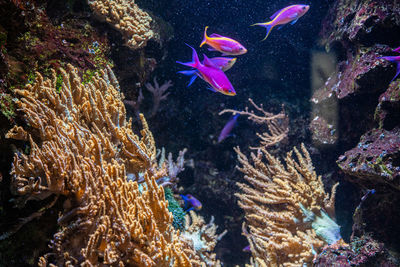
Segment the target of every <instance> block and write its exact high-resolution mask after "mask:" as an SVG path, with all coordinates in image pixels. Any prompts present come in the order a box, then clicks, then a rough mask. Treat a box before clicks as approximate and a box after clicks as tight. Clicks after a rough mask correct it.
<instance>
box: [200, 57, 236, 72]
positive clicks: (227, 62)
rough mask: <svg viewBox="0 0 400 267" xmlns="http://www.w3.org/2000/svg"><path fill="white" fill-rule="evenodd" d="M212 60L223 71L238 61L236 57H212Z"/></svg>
mask: <svg viewBox="0 0 400 267" xmlns="http://www.w3.org/2000/svg"><path fill="white" fill-rule="evenodd" d="M210 60H211V61H212V63H213V64H214V65H215V66H217V67H218V68H219V69H220V70H222V71H227V70H229V69H230V68H232V66H233V65H234V64H235V62H236V58H235V57H213V58H210ZM203 64H204V63H203Z"/></svg>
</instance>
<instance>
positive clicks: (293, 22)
mask: <svg viewBox="0 0 400 267" xmlns="http://www.w3.org/2000/svg"><path fill="white" fill-rule="evenodd" d="M298 20H299V19H295V20H293V21H292V22H290V24H292V25H293V24H295V23H296V22H297V21H298Z"/></svg>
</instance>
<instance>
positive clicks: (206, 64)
mask: <svg viewBox="0 0 400 267" xmlns="http://www.w3.org/2000/svg"><path fill="white" fill-rule="evenodd" d="M203 56H204V60H203V64H204V65H205V66H207V67H211V68H215V69H218V66H217V65H215V64H214V62H212V60H211V59H209V58H208V57H207V56H206V55H204V54H203Z"/></svg>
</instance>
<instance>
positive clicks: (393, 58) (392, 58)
mask: <svg viewBox="0 0 400 267" xmlns="http://www.w3.org/2000/svg"><path fill="white" fill-rule="evenodd" d="M378 59H385V60H387V61H390V62H393V63H396V68H397V69H396V75H394V78H393V79H392V80H391V81H390V82H392V81H393V80H394V79H396V77H397V76H398V75H399V74H400V56H389V57H378Z"/></svg>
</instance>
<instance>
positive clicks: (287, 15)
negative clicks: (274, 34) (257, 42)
mask: <svg viewBox="0 0 400 267" xmlns="http://www.w3.org/2000/svg"><path fill="white" fill-rule="evenodd" d="M309 9H310V6H309V5H292V6H288V7H285V8H283V9H281V10H278V11H277V12H275V13H274V14H273V15H272V16H271V17H270V19H271V21H268V22H264V23H255V24H253V25H251V26H255V25H258V26H261V27H265V28H266V29H267V34H266V35H265V37H264V39H262V41H264V40H265V39H267V37H268V35H269V34H270V33H271V30H272V29H273V28H274V27H275V26H277V25H285V24H287V23H289V22H291V24H295V23H296V22H297V20H298V19H299V18H300V17H302V16H303V15H304V14H306V12H307V11H308V10H309Z"/></svg>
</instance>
